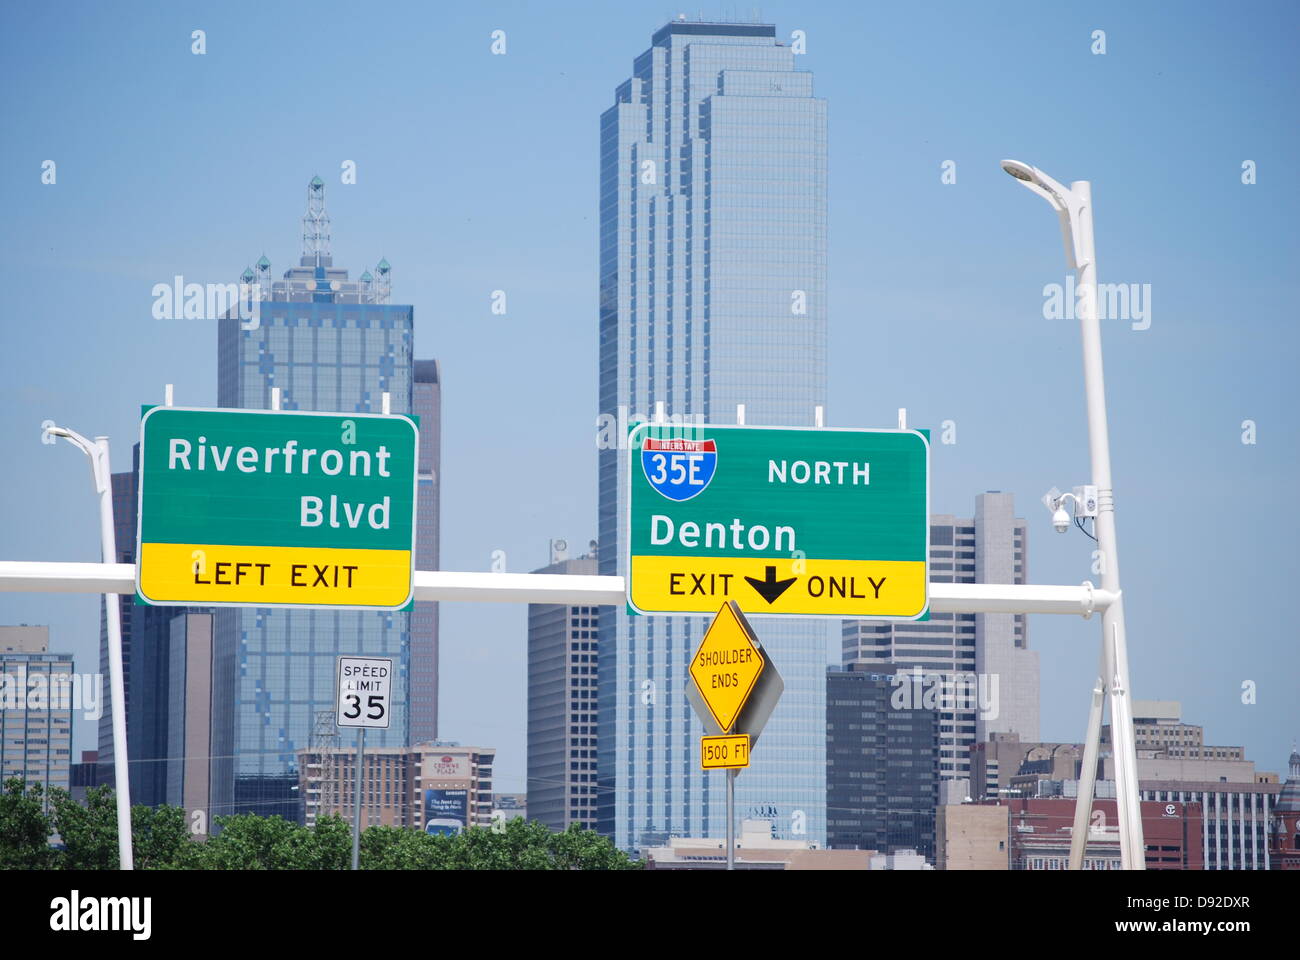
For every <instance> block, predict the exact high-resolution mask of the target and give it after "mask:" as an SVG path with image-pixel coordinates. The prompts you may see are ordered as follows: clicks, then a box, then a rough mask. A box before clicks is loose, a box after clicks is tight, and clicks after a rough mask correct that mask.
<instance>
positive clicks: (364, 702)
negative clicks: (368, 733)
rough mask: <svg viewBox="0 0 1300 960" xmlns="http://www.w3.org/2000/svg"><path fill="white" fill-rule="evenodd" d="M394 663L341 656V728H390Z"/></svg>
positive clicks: (339, 721)
mask: <svg viewBox="0 0 1300 960" xmlns="http://www.w3.org/2000/svg"><path fill="white" fill-rule="evenodd" d="M392 679H393V661H392V660H389V659H385V658H383V657H339V702H338V713H337V714H336V716H337V723H338V725H339V726H340V727H382V728H383V729H385V730H387V729H388V720H389V714H390V713H391V710H390V705H391V697H390V691H391V690H392Z"/></svg>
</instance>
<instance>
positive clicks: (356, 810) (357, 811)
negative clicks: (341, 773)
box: [352, 727, 366, 870]
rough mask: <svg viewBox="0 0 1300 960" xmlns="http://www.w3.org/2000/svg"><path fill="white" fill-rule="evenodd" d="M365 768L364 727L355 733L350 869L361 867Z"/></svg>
mask: <svg viewBox="0 0 1300 960" xmlns="http://www.w3.org/2000/svg"><path fill="white" fill-rule="evenodd" d="M365 769H366V728H365V727H362V728H361V732H360V733H358V734H357V772H356V778H357V789H356V794H355V797H354V799H353V801H352V869H353V870H360V869H361V778H362V776H363V775H364V774H365Z"/></svg>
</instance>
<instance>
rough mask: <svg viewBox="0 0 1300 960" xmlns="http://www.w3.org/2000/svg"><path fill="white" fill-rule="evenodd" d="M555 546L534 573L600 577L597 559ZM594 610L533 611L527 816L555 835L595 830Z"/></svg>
mask: <svg viewBox="0 0 1300 960" xmlns="http://www.w3.org/2000/svg"><path fill="white" fill-rule="evenodd" d="M568 554H569V547H568V543H567V542H566V541H564V540H552V541H551V562H550V563H549V564H547V565H546V566H544V567H542V568H541V569H539V570H534V571H533V572H534V573H562V574H578V575H582V574H586V575H588V576H595V575H596V572H597V571H596V557H595V554H594V552H593V553H587V554H584V555H582V556H580V557H570V556H569V555H568ZM596 623H597V613H596V608H595V607H590V606H571V605H569V604H564V603H530V604H529V605H528V815H529V817H531V818H532V819H533V820H540V821H541V822H542V823H544V824H546V826H548V827H549V828H550V829H552V830H557V831H558V830H567V829H568V827H569V824H571V823H580V824H582V825H583V826H584V827H592V828H594V827H595V826H596V676H597V666H598V664H599V659H598V654H597V651H598V642H597V641H598V640H599V638H600V637H599V633H598V630H597V626H596Z"/></svg>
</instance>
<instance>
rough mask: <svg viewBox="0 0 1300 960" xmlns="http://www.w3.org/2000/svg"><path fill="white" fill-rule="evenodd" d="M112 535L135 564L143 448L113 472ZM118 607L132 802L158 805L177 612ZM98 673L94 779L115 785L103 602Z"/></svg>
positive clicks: (122, 558)
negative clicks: (101, 707) (127, 465)
mask: <svg viewBox="0 0 1300 960" xmlns="http://www.w3.org/2000/svg"><path fill="white" fill-rule="evenodd" d="M112 485H113V535H114V538H115V546H116V548H117V562H118V563H135V560H136V557H135V549H136V542H135V541H136V529H137V526H136V525H137V520H138V517H139V507H140V444H138V443H137V444H135V445H134V446H133V447H132V450H131V469H130V470H129V471H122V472H121V473H115V474H113V477H112ZM112 602H116V603H117V604H118V610H119V613H120V614H121V623H122V691H123V699H124V700H125V708H126V740H127V758H128V761H129V763H128V771H129V777H130V786H131V803H132V804H137V803H138V804H142V805H144V806H150V807H152V806H157V805H158V804H160V803H163V802H165V801H166V792H167V775H166V758H167V742H168V741H167V719H168V713H167V699H168V691H167V681H168V676H169V673H168V669H169V668H168V662H167V658H168V654H169V651H170V646H171V644H170V640H169V637H170V631H171V627H170V624H171V620H172V618H173V617H175V616H177V615H178V614H179V612H180V611H179V610H178V608H176V607H153V606H146V605H143V604H138V603H136V600H135V597H134V596H131V595H129V594H122V595H121V596H118V597H116V598H114V600H113V601H112ZM99 673H100V676H101V677H102V678H103V683H102V686H103V701H102V702H103V704H104V712H103V713H102V714H101V715H100V718H99V750H98V763H99V771H98V773H97V775H96V780H97V782H98V783H101V784H114V783H115V777H116V768H115V767H114V757H115V751H114V746H115V745H114V743H113V712H112V709H110V707H112V706H113V704H112V698H111V696H110V688H109V668H108V618H107V616H106V613H105V608H104V603H103V601H102V600H101V602H100V616H99Z"/></svg>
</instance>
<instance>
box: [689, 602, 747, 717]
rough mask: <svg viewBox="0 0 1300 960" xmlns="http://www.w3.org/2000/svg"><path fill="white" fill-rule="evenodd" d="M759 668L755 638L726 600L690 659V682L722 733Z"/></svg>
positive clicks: (736, 711)
mask: <svg viewBox="0 0 1300 960" xmlns="http://www.w3.org/2000/svg"><path fill="white" fill-rule="evenodd" d="M763 665H764V660H763V653H762V651H761V650H760V649H759V645H758V638H757V637H755V636H754V633H753V631H752V630H750V628H749V624H748V623H746V622H745V617H744V615H743V614H742V613H741V612H740V607H739V606H737V605H736V601H734V600H729V601H727V602H726V603H724V604H723V605H722V609H721V610H719V611H718V615H717V616H716V617H714V618H713V623H711V624H710V625H709V629H708V631H707V632H705V634H704V639H703V640H702V641H700V648H699V649H698V650H696V651H695V656H694V657H693V658H692V659H691V679H692V680H693V681H695V686H696V688H697V689H698V690H699V691H700V696H702V697H703V698H704V703H705V705H706V706H707V707H708V708H709V713H711V714H712V715H713V719H714V720H715V721H716V722H717V724H718V726H719V727H720V728H722V731H723V732H724V733H725V732H727V731H729V730H731V727H732V725H733V724H734V723H735V722H736V717H737V716H739V715H740V711H741V710H742V709H743V708H744V706H745V701H746V700H748V699H749V694H750V692H751V691H752V690H753V689H754V683H755V682H756V681H757V680H758V678H759V675H760V674H762V672H763Z"/></svg>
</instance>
